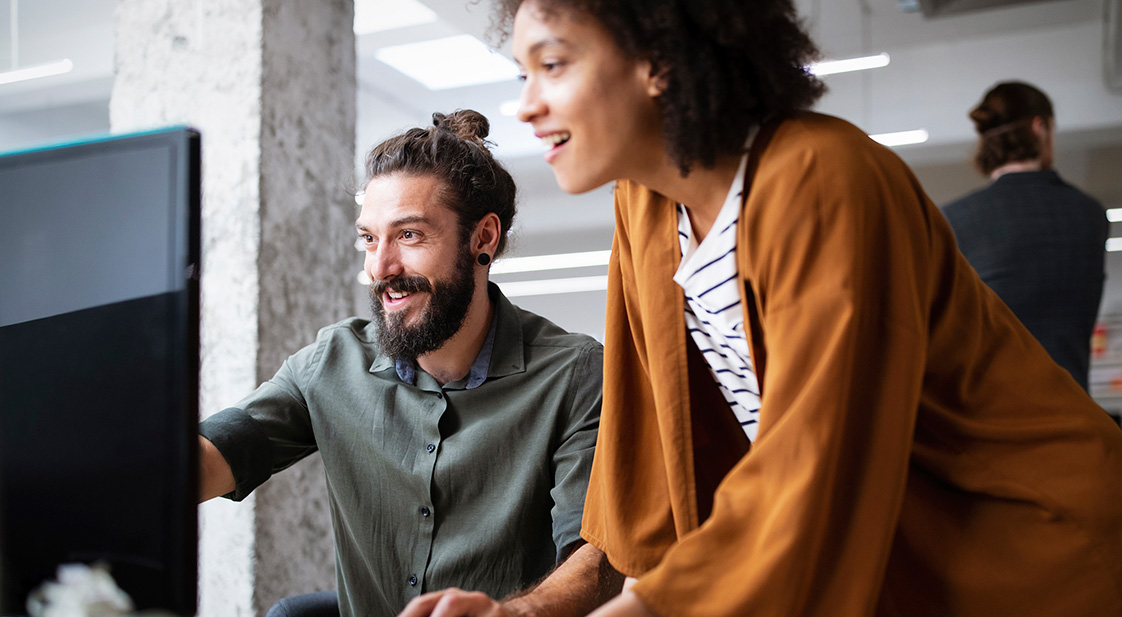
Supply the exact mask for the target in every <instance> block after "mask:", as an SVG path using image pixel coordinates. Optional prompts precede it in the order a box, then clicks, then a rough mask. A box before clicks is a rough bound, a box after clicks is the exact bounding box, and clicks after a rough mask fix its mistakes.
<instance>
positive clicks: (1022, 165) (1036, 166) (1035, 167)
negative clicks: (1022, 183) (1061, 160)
mask: <svg viewBox="0 0 1122 617" xmlns="http://www.w3.org/2000/svg"><path fill="white" fill-rule="evenodd" d="M1041 169H1044V166H1043V165H1041V164H1040V159H1032V160H1031V161H1013V162H1012V163H1006V164H1004V165H1002V166H1001V167H998V168H997V169H995V170H993V171H991V172H990V180H997V179H998V178H1000V177H1001V176H1004V175H1005V174H1009V173H1018V172H1022V171H1040V170H1041Z"/></svg>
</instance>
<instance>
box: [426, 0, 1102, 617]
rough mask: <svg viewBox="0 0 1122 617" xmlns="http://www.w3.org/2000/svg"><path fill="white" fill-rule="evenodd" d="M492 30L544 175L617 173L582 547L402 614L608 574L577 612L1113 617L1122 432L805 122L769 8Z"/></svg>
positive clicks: (965, 270)
mask: <svg viewBox="0 0 1122 617" xmlns="http://www.w3.org/2000/svg"><path fill="white" fill-rule="evenodd" d="M499 15H500V18H501V19H500V21H501V22H502V23H504V24H506V25H508V26H509V25H510V24H513V45H514V56H515V59H516V60H517V61H518V62H519V64H520V65H521V67H522V70H523V78H524V81H525V83H524V87H523V92H522V98H521V104H520V111H519V116H520V118H521V119H522V120H523V121H525V122H528V123H530V124H531V125H533V128H534V131H535V133H536V134H537V135H538V136H539V137H540V138H541V139H542V140H543V142H544V143H546V144H547V145H548V146H549V150H548V152H546V154H545V160H546V161H547V162H548V163H549V164H550V166H551V167H552V168H553V172H554V175H555V176H556V179H557V182H558V184H559V185H560V186H561V188H562V189H564V190H566V191H568V192H572V193H580V192H584V191H588V190H590V189H593V188H595V187H597V186H600V185H603V184H605V183H607V182H613V181H615V182H616V190H615V208H616V233H615V241H614V246H613V251H612V260H611V265H610V269H609V289H608V314H607V324H606V334H605V354H604V403H603V410H602V416H601V424H600V433H599V441H598V444H597V452H596V456H595V460H594V463H593V471H592V479H591V482H590V485H589V492H588V495H587V498H586V501H585V509H584V520H583V524H582V532H581V533H582V536H583V537H584V539H585V540H586V541H587V542H588V544H586V545H584V546H582V547H581V548H580V549H578V551H576V552H575V553H574V554H573V556H572V557H570V559H569V560H568V561H567V562H566V563H565V564H563V565H562V566H561V567H560V568H559V569H558V570H557V571H556V572H555V573H554V574H553V575H552V576H551V577H549V578H547V579H546V580H545V581H544V582H543V583H542V584H541V585H540V586H539V587H538V589H537V590H535V591H534V592H533V593H531V594H529V595H528V596H525V597H523V598H517V599H514V600H510V601H508V602H506V603H504V604H496V603H489V602H488V601H486V600H485V599H481V598H479V597H478V596H477V595H472V594H464V593H462V592H457V591H450V592H444V593H437V594H432V595H429V596H425V597H423V598H421V599H419V600H417V601H416V602H415V603H414V604H413V605H412V606H411V607H410V610H409V611H407V614H409V615H411V616H412V615H424V614H429V613H430V612H431V614H432V615H434V616H447V615H460V614H492V615H502V614H520V613H524V614H536V615H575V614H584V613H585V612H587V611H588V610H590V608H589V607H590V606H591V605H595V604H596V603H598V602H599V601H601V600H602V599H603V597H604V596H605V595H609V594H610V593H613V592H614V589H613V587H612V586H613V585H615V584H616V583H615V579H613V578H612V577H610V576H605V575H604V574H603V573H604V572H605V571H610V570H615V571H618V572H620V573H622V574H624V575H626V576H629V577H633V578H634V579H636V581H635V582H634V584H633V585H628V586H626V590H625V591H623V593H621V594H620V595H618V596H616V597H614V598H613V599H611V600H610V601H608V602H607V603H606V604H604V605H603V606H601V607H600V608H598V609H596V610H595V612H594V613H593V614H594V615H595V617H609V616H612V617H616V616H619V617H622V616H644V617H648V616H651V615H659V616H661V617H677V616H694V615H697V616H703V615H704V616H728V617H734V616H751V617H763V616H767V617H791V616H794V615H800V616H829V617H839V616H842V617H848V616H861V615H881V616H887V615H909V616H916V615H931V616H935V615H939V616H946V615H951V616H964V617H967V616H968V617H974V616H978V617H982V616H986V617H989V616H993V615H1020V616H1024V615H1088V616H1089V615H1120V614H1122V431H1119V428H1118V427H1117V426H1116V425H1115V424H1114V423H1113V422H1112V421H1111V420H1110V419H1109V417H1108V416H1107V414H1105V413H1103V411H1102V409H1101V408H1099V407H1098V406H1097V405H1096V404H1095V403H1094V402H1093V401H1092V400H1091V399H1090V398H1089V397H1088V396H1087V394H1086V393H1085V392H1084V391H1083V390H1082V388H1080V387H1079V385H1078V384H1077V383H1076V382H1075V381H1074V380H1073V379H1072V378H1071V376H1070V375H1068V374H1067V372H1066V371H1064V370H1063V369H1061V368H1059V367H1058V366H1056V364H1055V363H1053V362H1052V361H1051V359H1050V358H1049V357H1048V354H1047V353H1046V352H1045V351H1044V349H1043V348H1042V347H1041V346H1040V345H1039V343H1037V342H1036V341H1035V340H1034V339H1033V337H1032V335H1030V334H1029V332H1028V331H1027V330H1026V329H1025V328H1024V327H1023V326H1022V325H1021V324H1020V322H1018V321H1017V319H1016V317H1015V316H1014V315H1013V313H1012V312H1010V310H1009V309H1008V308H1007V307H1006V306H1005V305H1004V304H1003V303H1002V302H1001V301H1000V300H999V299H998V297H997V296H996V295H995V294H994V293H993V292H992V291H991V290H989V288H987V287H986V286H985V285H984V284H983V283H982V282H981V280H979V278H978V276H977V274H975V272H974V270H973V269H971V268H970V266H969V264H968V263H967V262H966V260H965V259H964V258H963V256H962V255H961V253H959V251H958V250H957V249H956V247H955V243H954V237H953V235H952V232H951V230H950V228H949V227H948V225H947V223H946V222H945V220H944V219H943V217H942V216H941V215H940V213H939V211H938V209H937V208H936V207H935V205H934V204H932V203H931V201H930V200H929V199H928V198H927V196H926V195H925V194H924V193H923V190H922V188H921V187H920V186H919V183H918V182H917V181H916V179H915V177H914V176H913V175H912V173H911V172H910V171H909V170H908V168H907V167H906V166H905V165H904V164H903V163H902V162H901V161H900V160H899V159H898V158H897V157H896V156H895V155H894V154H893V153H892V152H891V151H889V150H888V149H886V148H884V147H881V146H879V145H878V144H876V143H874V142H873V141H871V140H870V139H869V138H868V137H867V136H866V135H865V134H864V133H863V132H862V131H860V130H859V129H857V128H856V127H854V126H852V125H850V124H848V123H846V122H844V121H842V120H839V119H836V118H832V117H828V116H824V115H819V114H815V113H810V112H808V111H806V108H808V107H809V106H810V105H811V104H812V103H813V102H814V100H815V99H816V98H817V97H818V96H819V95H820V94H821V92H822V91H823V87H822V85H821V83H820V82H818V81H817V80H816V79H815V78H814V77H813V76H812V75H810V74H809V73H808V72H807V70H806V69H805V68H804V67H805V66H806V64H807V63H808V62H809V61H810V60H812V59H813V57H814V56H815V53H816V51H815V47H814V45H813V43H812V42H811V41H810V40H809V38H808V37H807V36H806V35H805V34H804V33H803V31H802V30H801V27H800V25H799V22H798V20H797V18H796V15H795V11H794V8H793V6H792V4H791V2H789V0H752V1H750V2H745V1H743V0H615V1H612V2H608V1H606V0H524V1H519V0H505V1H504V2H503V3H502V5H501V6H500V8H499ZM605 559H606V560H607V562H608V564H610V567H607V566H604V565H603V560H605ZM598 582H599V583H598Z"/></svg>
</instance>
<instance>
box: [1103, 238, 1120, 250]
mask: <svg viewBox="0 0 1122 617" xmlns="http://www.w3.org/2000/svg"><path fill="white" fill-rule="evenodd" d="M1106 250H1108V251H1110V252H1111V253H1116V252H1118V251H1122V238H1107V239H1106Z"/></svg>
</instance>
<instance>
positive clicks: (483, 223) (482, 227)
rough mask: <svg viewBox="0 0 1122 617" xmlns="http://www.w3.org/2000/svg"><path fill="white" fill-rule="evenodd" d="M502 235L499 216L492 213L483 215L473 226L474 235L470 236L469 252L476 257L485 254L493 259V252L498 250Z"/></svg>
mask: <svg viewBox="0 0 1122 617" xmlns="http://www.w3.org/2000/svg"><path fill="white" fill-rule="evenodd" d="M502 233H503V232H502V223H501V222H500V221H499V215H497V214H495V213H494V212H488V213H487V214H485V215H483V218H481V219H479V222H478V223H476V224H475V233H473V234H472V235H471V238H472V240H471V252H472V253H474V254H476V255H479V254H480V253H487V255H488V256H490V257H494V256H495V251H497V250H498V248H499V240H500V239H502Z"/></svg>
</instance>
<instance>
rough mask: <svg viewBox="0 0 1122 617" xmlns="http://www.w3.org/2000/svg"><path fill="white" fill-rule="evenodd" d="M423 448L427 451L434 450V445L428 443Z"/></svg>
mask: <svg viewBox="0 0 1122 617" xmlns="http://www.w3.org/2000/svg"><path fill="white" fill-rule="evenodd" d="M425 449H426V450H428V451H429V452H436V445H434V444H431V443H430V444H429V445H427V446H425Z"/></svg>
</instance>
